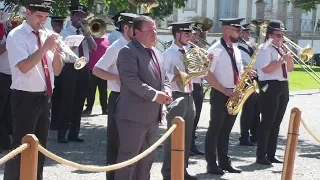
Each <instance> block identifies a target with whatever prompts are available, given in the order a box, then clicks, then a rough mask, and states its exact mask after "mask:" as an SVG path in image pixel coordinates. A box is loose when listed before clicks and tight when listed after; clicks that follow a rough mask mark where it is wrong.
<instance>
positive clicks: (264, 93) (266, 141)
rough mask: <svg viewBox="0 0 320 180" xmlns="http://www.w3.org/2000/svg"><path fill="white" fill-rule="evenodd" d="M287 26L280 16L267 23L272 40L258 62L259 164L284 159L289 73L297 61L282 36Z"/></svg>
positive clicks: (268, 34)
mask: <svg viewBox="0 0 320 180" xmlns="http://www.w3.org/2000/svg"><path fill="white" fill-rule="evenodd" d="M285 31H286V28H285V27H284V25H283V23H282V22H281V21H279V20H272V21H270V22H269V24H268V26H267V32H266V39H269V38H272V39H273V41H272V44H271V45H270V46H269V47H268V48H266V49H264V50H261V51H260V53H259V54H258V56H257V60H256V66H257V71H258V78H259V81H260V87H261V91H260V103H261V122H260V124H259V129H258V142H257V159H256V162H257V163H259V164H264V165H270V164H271V163H282V161H280V160H279V159H278V158H277V157H276V156H275V153H276V150H277V140H278V135H279V130H280V124H281V122H282V118H283V116H284V114H285V111H286V108H287V104H288V102H289V85H288V80H289V74H288V72H291V71H293V69H294V63H293V59H292V56H291V55H290V54H288V50H287V49H286V48H285V47H283V45H282V40H283V36H284V32H285Z"/></svg>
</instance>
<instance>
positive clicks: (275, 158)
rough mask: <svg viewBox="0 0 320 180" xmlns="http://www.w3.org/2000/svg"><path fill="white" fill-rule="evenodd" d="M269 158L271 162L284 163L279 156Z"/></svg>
mask: <svg viewBox="0 0 320 180" xmlns="http://www.w3.org/2000/svg"><path fill="white" fill-rule="evenodd" d="M267 159H268V160H269V161H270V162H271V163H279V164H282V163H283V161H281V160H280V159H278V158H277V157H275V156H273V157H269V156H268V157H267Z"/></svg>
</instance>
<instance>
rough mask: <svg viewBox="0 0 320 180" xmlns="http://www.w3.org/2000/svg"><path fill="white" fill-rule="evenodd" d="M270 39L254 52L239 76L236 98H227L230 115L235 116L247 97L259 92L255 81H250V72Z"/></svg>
mask: <svg viewBox="0 0 320 180" xmlns="http://www.w3.org/2000/svg"><path fill="white" fill-rule="evenodd" d="M271 42H272V39H268V40H267V41H266V42H265V43H264V44H263V45H261V46H260V47H259V48H258V49H257V50H255V51H254V53H253V55H252V57H251V60H250V62H249V64H248V65H247V67H246V69H245V71H244V72H243V73H242V74H241V75H240V81H239V83H238V84H237V85H236V87H235V89H234V91H235V92H239V94H238V95H237V96H234V97H232V98H229V99H228V101H227V104H226V105H227V110H228V113H229V114H230V115H237V114H238V113H239V112H240V110H241V109H242V106H243V104H244V103H245V102H246V100H247V99H248V97H249V96H250V95H251V94H252V93H254V92H255V91H256V92H259V87H258V83H257V82H256V81H255V80H251V79H250V72H251V71H252V70H253V65H254V63H255V62H256V58H257V55H258V54H259V52H260V51H261V50H262V49H266V48H267V47H268V46H269V45H270V43H271Z"/></svg>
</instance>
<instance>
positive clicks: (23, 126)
mask: <svg viewBox="0 0 320 180" xmlns="http://www.w3.org/2000/svg"><path fill="white" fill-rule="evenodd" d="M10 103H11V109H12V120H13V134H12V139H13V141H12V144H13V148H16V147H18V146H19V145H20V144H21V140H22V138H23V137H24V136H25V135H26V134H35V136H37V138H38V139H39V143H40V144H41V145H42V146H43V147H46V144H47V138H48V129H49V125H50V115H51V114H50V110H51V102H49V98H48V96H47V95H46V93H45V92H42V93H41V92H39V93H32V92H26V91H19V90H13V91H12V93H11V97H10ZM44 159H45V157H44V155H42V154H41V153H39V157H38V174H37V179H38V180H42V172H43V164H44ZM19 176H20V156H19V155H18V156H17V158H13V159H12V160H10V161H8V162H7V163H6V164H5V171H4V180H19Z"/></svg>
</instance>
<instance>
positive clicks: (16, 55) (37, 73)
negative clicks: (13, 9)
mask: <svg viewBox="0 0 320 180" xmlns="http://www.w3.org/2000/svg"><path fill="white" fill-rule="evenodd" d="M33 31H34V30H33V28H32V27H31V26H30V25H29V24H27V23H26V21H24V22H23V23H22V24H21V25H19V26H17V27H16V28H14V29H13V30H12V31H11V32H10V33H9V35H8V38H7V43H6V48H7V51H8V57H9V64H10V68H11V72H12V84H11V89H16V90H22V91H29V92H43V91H46V90H47V88H46V80H45V75H44V70H43V67H42V62H41V60H40V61H39V63H38V64H37V65H36V66H35V67H33V68H32V69H31V70H30V71H28V72H27V73H22V72H21V71H20V70H19V68H18V67H17V64H18V63H19V62H21V61H23V60H25V59H27V58H28V57H29V56H30V55H31V54H33V53H34V52H35V51H37V50H38V49H39V46H38V38H37V36H36V35H35V34H34V33H33ZM39 32H40V39H41V41H42V43H44V41H45V40H46V37H47V36H48V33H47V32H46V31H43V30H39ZM50 33H51V32H50ZM46 59H47V62H48V69H49V73H50V80H51V87H52V88H53V87H54V72H53V67H52V61H53V53H52V51H48V52H47V53H46Z"/></svg>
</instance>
